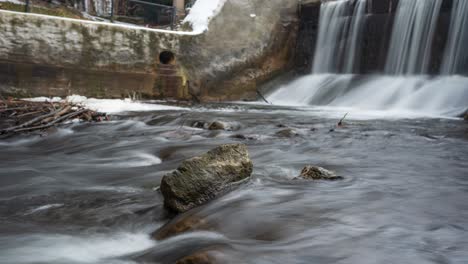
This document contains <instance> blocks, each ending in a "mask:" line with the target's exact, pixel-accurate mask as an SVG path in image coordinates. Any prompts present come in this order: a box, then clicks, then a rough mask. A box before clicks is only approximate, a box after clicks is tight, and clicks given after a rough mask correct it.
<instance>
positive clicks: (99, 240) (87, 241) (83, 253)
mask: <svg viewBox="0 0 468 264" xmlns="http://www.w3.org/2000/svg"><path fill="white" fill-rule="evenodd" d="M23 240H24V241H21V240H18V239H17V238H16V240H10V241H8V237H5V238H2V239H0V242H2V243H4V244H3V246H1V247H0V248H1V251H2V252H3V253H2V255H1V256H0V263H10V264H21V263H133V262H130V261H127V262H124V261H122V260H117V259H113V258H118V257H122V256H125V255H127V254H131V253H134V252H139V251H142V250H145V249H148V248H150V247H152V246H154V245H155V242H154V241H153V240H152V239H151V238H150V236H149V235H148V234H147V233H145V232H141V233H130V232H121V233H116V234H111V235H104V234H103V235H99V234H93V235H89V236H87V235H83V236H70V235H61V234H60V235H59V234H57V235H51V234H41V235H39V234H38V235H32V236H24V238H23ZM7 242H8V243H7ZM16 243H17V244H16ZM7 246H8V247H10V248H6V247H7Z"/></svg>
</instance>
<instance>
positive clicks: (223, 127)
mask: <svg viewBox="0 0 468 264" xmlns="http://www.w3.org/2000/svg"><path fill="white" fill-rule="evenodd" d="M208 129H209V130H228V125H227V124H226V123H224V122H220V121H214V122H213V123H211V124H210V126H209V127H208Z"/></svg>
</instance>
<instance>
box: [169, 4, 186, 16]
mask: <svg viewBox="0 0 468 264" xmlns="http://www.w3.org/2000/svg"><path fill="white" fill-rule="evenodd" d="M172 6H174V8H175V9H176V10H177V11H176V12H177V17H178V18H179V19H180V18H182V17H184V15H185V0H173V1H172Z"/></svg>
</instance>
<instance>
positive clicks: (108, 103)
mask: <svg viewBox="0 0 468 264" xmlns="http://www.w3.org/2000/svg"><path fill="white" fill-rule="evenodd" d="M65 100H66V101H68V102H70V103H76V104H82V105H84V106H86V107H87V108H89V109H92V110H95V111H98V112H104V113H108V114H111V113H119V112H142V111H160V110H182V109H184V108H181V107H176V106H168V105H158V104H148V103H141V102H138V101H133V100H131V99H123V100H121V99H94V98H86V97H85V96H79V95H72V96H68V97H67V98H66V99H65Z"/></svg>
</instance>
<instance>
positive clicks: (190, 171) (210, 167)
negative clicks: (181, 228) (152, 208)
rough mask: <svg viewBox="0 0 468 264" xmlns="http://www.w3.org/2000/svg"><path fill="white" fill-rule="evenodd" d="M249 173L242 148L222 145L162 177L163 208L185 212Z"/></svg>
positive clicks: (247, 157)
mask: <svg viewBox="0 0 468 264" xmlns="http://www.w3.org/2000/svg"><path fill="white" fill-rule="evenodd" d="M252 169H253V164H252V161H251V160H250V158H249V153H248V151H247V147H246V146H245V145H243V144H232V145H221V146H219V147H217V148H215V149H213V150H211V151H209V152H208V153H206V154H204V155H202V156H199V157H194V158H191V159H188V160H186V161H184V162H182V164H181V165H180V166H179V168H177V170H175V171H174V172H172V173H171V174H168V175H166V176H164V177H163V179H162V181H161V192H162V194H163V196H164V205H165V207H166V208H167V209H169V210H171V211H173V212H176V213H182V212H185V211H187V210H189V209H192V208H194V207H196V206H199V205H201V204H203V203H205V202H208V201H210V200H211V199H213V198H215V197H216V196H217V195H219V194H221V193H223V192H225V191H227V190H228V189H229V188H230V187H233V186H234V185H235V184H236V183H238V182H239V181H241V180H243V179H246V178H248V177H250V175H251V174H252Z"/></svg>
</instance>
